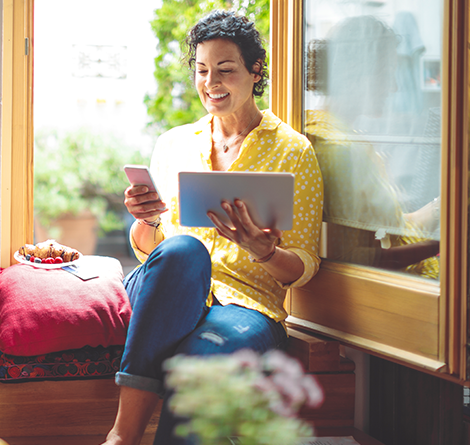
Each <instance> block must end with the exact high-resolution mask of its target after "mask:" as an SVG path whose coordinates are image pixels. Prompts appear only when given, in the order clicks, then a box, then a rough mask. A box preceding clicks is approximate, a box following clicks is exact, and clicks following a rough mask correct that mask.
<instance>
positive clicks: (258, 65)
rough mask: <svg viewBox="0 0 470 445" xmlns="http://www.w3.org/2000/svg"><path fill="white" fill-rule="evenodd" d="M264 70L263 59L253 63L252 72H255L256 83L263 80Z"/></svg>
mask: <svg viewBox="0 0 470 445" xmlns="http://www.w3.org/2000/svg"><path fill="white" fill-rule="evenodd" d="M262 72H263V65H262V63H261V61H259V60H258V61H257V62H255V63H254V64H253V68H252V70H251V73H252V74H253V78H254V81H255V83H257V82H259V81H260V80H261V74H262Z"/></svg>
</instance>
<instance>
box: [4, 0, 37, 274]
mask: <svg viewBox="0 0 470 445" xmlns="http://www.w3.org/2000/svg"><path fill="white" fill-rule="evenodd" d="M33 6H34V0H3V4H2V28H3V29H2V30H3V37H2V64H1V67H2V74H1V75H2V79H1V82H2V106H1V152H0V154H1V189H0V193H1V195H0V204H1V206H0V207H1V210H0V211H1V232H0V236H1V244H0V246H1V251H0V267H8V266H9V265H11V264H13V263H15V261H14V260H13V253H14V252H15V251H16V250H17V249H18V248H19V246H21V245H23V244H24V243H26V242H27V243H32V241H33V152H34V150H33V136H34V133H33V11H34V9H33Z"/></svg>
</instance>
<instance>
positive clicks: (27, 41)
mask: <svg viewBox="0 0 470 445" xmlns="http://www.w3.org/2000/svg"><path fill="white" fill-rule="evenodd" d="M24 55H25V56H29V38H28V37H25V39H24Z"/></svg>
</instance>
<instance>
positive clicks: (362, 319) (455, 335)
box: [270, 0, 469, 384]
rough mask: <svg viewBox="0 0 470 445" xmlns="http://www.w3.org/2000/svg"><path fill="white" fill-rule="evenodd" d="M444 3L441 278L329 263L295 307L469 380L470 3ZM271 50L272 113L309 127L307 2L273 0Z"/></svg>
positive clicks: (321, 326)
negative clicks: (305, 113) (305, 116)
mask: <svg viewBox="0 0 470 445" xmlns="http://www.w3.org/2000/svg"><path fill="white" fill-rule="evenodd" d="M443 8H444V10H443V61H442V62H443V73H442V76H443V79H442V88H443V103H442V116H443V119H442V122H443V123H442V163H441V165H442V167H441V169H442V172H441V173H442V194H441V226H442V228H441V273H440V281H439V282H432V281H430V280H429V281H427V280H422V279H419V278H416V277H412V276H405V275H400V274H395V273H389V272H387V271H384V270H377V269H370V268H366V267H360V266H347V265H341V264H337V263H334V262H331V261H328V260H323V262H322V266H321V269H320V272H319V273H318V274H317V276H316V277H314V278H313V279H312V280H311V282H310V283H308V284H307V285H306V286H305V287H304V288H302V289H296V290H294V291H292V292H291V293H290V295H289V297H288V301H287V304H286V307H287V310H288V312H289V317H288V323H290V324H292V325H294V326H300V327H302V328H304V329H308V330H311V331H314V332H317V333H320V334H324V335H327V336H329V337H333V338H336V339H338V340H340V341H341V342H343V343H344V344H346V345H350V346H353V347H356V348H358V349H361V350H363V351H366V352H368V353H371V354H373V355H377V356H380V357H383V358H387V359H389V360H393V361H395V362H397V363H400V364H405V365H407V366H410V367H413V368H416V369H419V370H424V371H425V372H428V373H431V374H434V375H438V376H440V377H443V378H446V379H449V380H452V381H456V382H459V383H461V384H465V383H467V384H468V383H469V382H466V375H467V369H466V363H467V347H466V344H467V294H468V284H467V268H468V264H467V236H468V221H467V202H468V187H467V184H468V124H467V123H468V85H469V84H468V80H469V77H468V72H469V69H468V62H469V58H468V46H467V44H468V43H467V42H468V32H469V31H468V28H469V25H468V23H469V20H468V18H469V5H468V0H445V1H444V0H443ZM271 46H272V47H271V77H272V84H271V88H272V91H271V96H270V97H271V108H272V111H273V112H274V113H275V114H277V115H278V116H279V117H280V118H281V119H282V120H284V121H285V122H287V123H288V124H290V125H291V126H292V127H293V128H295V129H296V130H298V131H302V103H303V72H302V62H303V0H272V1H271ZM286 62H287V63H286Z"/></svg>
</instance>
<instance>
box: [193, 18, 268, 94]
mask: <svg viewBox="0 0 470 445" xmlns="http://www.w3.org/2000/svg"><path fill="white" fill-rule="evenodd" d="M214 39H227V40H230V41H232V42H233V43H235V44H236V45H238V47H239V48H240V51H241V54H242V57H243V61H244V63H245V66H246V68H247V70H248V71H249V72H250V73H256V74H259V75H260V76H261V79H260V80H259V81H258V82H256V83H255V84H254V85H253V95H254V96H258V97H261V96H262V95H263V93H264V89H265V88H266V86H267V84H268V76H269V73H268V65H267V62H266V50H265V49H264V48H263V41H262V38H261V35H260V33H259V32H258V30H257V29H256V28H255V24H254V23H253V22H250V21H249V20H248V19H247V18H246V17H244V16H241V15H237V14H236V13H235V12H232V11H224V10H214V11H212V12H210V13H209V14H208V15H206V16H205V17H203V18H202V19H200V20H199V21H198V22H197V23H196V25H194V26H193V27H192V28H191V29H190V30H189V33H188V35H187V37H186V40H185V44H186V49H187V51H186V57H185V60H186V61H187V63H188V65H189V68H190V69H191V71H192V73H193V75H194V73H195V62H196V48H197V46H198V45H199V44H200V43H203V42H207V41H209V40H214ZM256 62H259V64H260V70H259V72H257V71H255V70H253V66H254V65H255V63H256Z"/></svg>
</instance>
